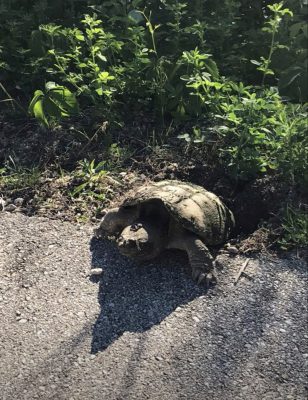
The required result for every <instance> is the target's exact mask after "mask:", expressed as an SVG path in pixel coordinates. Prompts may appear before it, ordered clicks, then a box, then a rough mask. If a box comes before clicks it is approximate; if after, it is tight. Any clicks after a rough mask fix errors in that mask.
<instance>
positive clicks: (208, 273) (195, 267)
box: [184, 235, 217, 287]
mask: <svg viewBox="0 0 308 400" xmlns="http://www.w3.org/2000/svg"><path fill="white" fill-rule="evenodd" d="M184 247H185V250H186V251H187V254H188V258H189V262H190V265H191V269H192V278H193V279H194V280H195V281H196V282H197V283H198V284H200V283H202V282H205V284H206V286H207V287H209V286H210V284H215V283H216V282H217V279H216V276H215V273H214V265H213V261H214V259H213V257H212V255H211V253H210V251H209V249H208V248H207V247H206V245H205V244H204V243H203V241H202V240H201V239H200V238H199V237H198V236H195V235H187V236H186V238H185V241H184Z"/></svg>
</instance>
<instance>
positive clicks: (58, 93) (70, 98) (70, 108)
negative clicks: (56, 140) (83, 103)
mask: <svg viewBox="0 0 308 400" xmlns="http://www.w3.org/2000/svg"><path fill="white" fill-rule="evenodd" d="M48 95H49V96H50V98H51V99H52V100H53V101H54V102H55V103H56V104H57V105H58V107H59V108H60V109H61V110H62V112H64V113H67V114H68V115H73V114H77V113H78V111H79V107H78V103H77V100H76V97H75V95H74V94H73V93H72V92H71V91H70V90H69V89H67V88H66V87H64V86H57V87H55V88H53V89H51V90H49V92H48Z"/></svg>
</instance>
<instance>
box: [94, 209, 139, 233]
mask: <svg viewBox="0 0 308 400" xmlns="http://www.w3.org/2000/svg"><path fill="white" fill-rule="evenodd" d="M138 216H139V210H138V208H137V207H130V208H124V207H119V208H112V209H110V210H109V211H108V210H107V211H105V214H104V216H103V218H102V220H101V223H100V225H99V227H98V228H97V229H95V230H94V234H95V236H96V237H98V238H99V237H101V236H102V234H103V232H106V233H107V234H116V233H119V232H121V231H122V230H123V229H124V227H125V226H128V225H131V224H132V223H133V222H134V221H136V219H137V218H138Z"/></svg>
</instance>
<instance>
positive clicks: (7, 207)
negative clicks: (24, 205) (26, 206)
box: [5, 204, 17, 212]
mask: <svg viewBox="0 0 308 400" xmlns="http://www.w3.org/2000/svg"><path fill="white" fill-rule="evenodd" d="M16 208H17V207H16V206H15V205H14V204H8V205H7V206H6V207H5V211H9V212H13V211H15V210H16Z"/></svg>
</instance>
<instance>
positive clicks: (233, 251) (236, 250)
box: [226, 246, 239, 254]
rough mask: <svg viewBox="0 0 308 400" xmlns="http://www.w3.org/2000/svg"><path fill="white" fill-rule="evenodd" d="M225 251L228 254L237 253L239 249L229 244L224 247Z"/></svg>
mask: <svg viewBox="0 0 308 400" xmlns="http://www.w3.org/2000/svg"><path fill="white" fill-rule="evenodd" d="M226 250H227V252H228V253H230V254H238V252H239V250H238V248H237V247H235V246H229V247H227V248H226Z"/></svg>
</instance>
